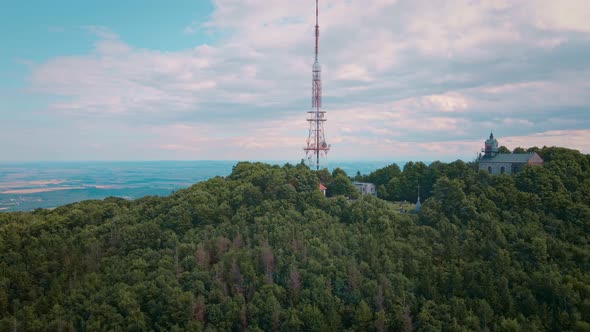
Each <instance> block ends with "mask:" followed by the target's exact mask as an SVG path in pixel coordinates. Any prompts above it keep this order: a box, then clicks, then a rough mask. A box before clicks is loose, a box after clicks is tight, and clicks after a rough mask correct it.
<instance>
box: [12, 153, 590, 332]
mask: <svg viewBox="0 0 590 332" xmlns="http://www.w3.org/2000/svg"><path fill="white" fill-rule="evenodd" d="M539 154H540V155H541V156H542V157H543V159H544V160H545V161H546V165H545V167H526V168H525V169H524V170H523V171H522V172H521V173H519V174H517V175H513V176H507V175H500V176H490V175H489V174H487V173H486V172H479V171H477V167H476V165H475V164H471V163H464V162H462V161H456V162H453V163H440V162H433V163H431V164H429V165H426V164H423V163H408V164H406V166H405V167H403V169H400V168H399V167H398V166H396V165H391V166H387V167H385V168H382V169H380V170H377V171H375V172H373V173H371V174H368V175H362V174H358V175H357V176H356V177H355V178H356V179H357V180H364V181H370V182H373V183H376V184H377V185H378V188H379V196H380V197H381V198H383V199H385V200H392V201H398V200H408V201H410V202H413V201H414V200H415V198H416V196H417V185H418V184H420V188H421V189H420V190H421V198H422V201H423V204H422V211H421V213H419V214H400V213H398V211H397V209H396V208H395V205H393V204H390V203H388V202H386V201H384V200H382V199H379V198H375V197H362V198H359V199H357V200H355V201H354V202H351V201H349V200H348V199H346V198H345V197H344V196H340V194H342V195H345V194H347V190H349V187H350V186H348V185H347V181H348V182H350V180H351V179H350V178H348V177H347V175H348V174H346V173H344V172H343V171H342V170H335V171H334V172H332V173H329V172H327V171H319V172H315V171H311V170H310V169H309V168H307V167H306V166H304V165H297V166H293V165H288V164H287V165H285V166H283V167H279V166H270V165H267V164H262V163H239V164H237V165H236V166H235V167H234V168H233V171H232V173H231V174H230V175H229V176H227V177H215V178H212V179H210V180H208V181H204V182H201V183H198V184H196V185H193V186H192V187H190V188H188V189H182V190H178V191H177V192H175V193H173V194H172V195H170V196H167V197H155V196H147V197H144V198H141V199H137V200H134V201H129V200H125V199H119V198H107V199H105V200H102V201H98V200H95V201H85V202H80V203H75V204H71V205H67V206H62V207H58V208H56V209H53V210H43V209H39V210H35V211H34V212H13V213H0V330H1V331H7V330H11V331H12V330H18V331H82V330H83V331H108V330H120V331H121V330H122V331H184V330H194V331H199V330H215V329H218V330H232V331H241V330H249V331H260V330H264V331H269V330H293V331H297V330H306V331H312V330H313V331H342V330H358V331H367V330H369V331H370V330H374V331H386V330H389V331H412V330H420V331H441V330H442V331H477V330H490V331H519V330H521V331H542V330H550V331H567V330H579V331H585V330H588V329H589V328H590V286H589V285H590V242H589V234H590V156H588V155H584V154H580V153H579V152H577V151H574V150H568V149H564V148H543V149H541V150H540V151H539ZM336 178H338V180H337V181H336ZM320 181H322V183H325V184H326V185H327V186H328V191H329V193H331V194H332V195H333V196H334V197H328V198H326V197H324V196H323V194H322V193H321V192H320V191H319V189H318V184H319V182H320ZM333 182H335V183H337V184H338V185H337V186H335V185H333ZM331 186H332V188H331Z"/></svg>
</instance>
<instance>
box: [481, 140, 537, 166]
mask: <svg viewBox="0 0 590 332" xmlns="http://www.w3.org/2000/svg"><path fill="white" fill-rule="evenodd" d="M482 152H483V153H484V154H483V156H482V155H480V158H479V170H484V171H488V172H489V173H490V174H493V175H498V174H514V173H518V172H520V171H521V170H522V169H523V168H524V166H525V165H539V166H543V159H542V158H541V157H540V156H539V155H538V154H537V153H536V152H531V153H499V152H498V140H496V139H495V138H494V134H493V133H490V137H489V138H488V139H487V140H486V142H485V145H484V149H483V151H482Z"/></svg>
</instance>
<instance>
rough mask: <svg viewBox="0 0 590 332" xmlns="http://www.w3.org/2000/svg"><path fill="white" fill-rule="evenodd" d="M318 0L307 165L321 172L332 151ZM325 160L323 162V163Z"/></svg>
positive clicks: (306, 148) (306, 147)
mask: <svg viewBox="0 0 590 332" xmlns="http://www.w3.org/2000/svg"><path fill="white" fill-rule="evenodd" d="M318 14H319V13H318V0H316V2H315V62H314V63H313V67H312V98H311V107H312V110H311V111H309V112H307V113H308V114H309V117H308V118H307V121H308V122H309V135H308V137H307V144H306V146H305V148H303V150H305V157H306V160H307V165H308V166H309V167H310V168H311V169H314V168H315V169H316V170H319V169H320V166H326V165H325V160H326V158H327V157H328V151H330V145H329V144H327V143H326V133H325V132H324V122H326V120H327V119H326V116H325V115H326V112H325V111H322V110H321V108H322V67H321V66H320V63H319V62H318V51H319V41H320V26H319V25H318ZM321 160H323V162H322V161H321Z"/></svg>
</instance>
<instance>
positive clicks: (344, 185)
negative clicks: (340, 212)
mask: <svg viewBox="0 0 590 332" xmlns="http://www.w3.org/2000/svg"><path fill="white" fill-rule="evenodd" d="M340 195H342V196H345V197H348V198H358V197H360V191H359V190H358V189H357V188H356V187H355V186H354V185H353V184H352V181H350V179H349V178H348V177H346V176H345V175H342V174H338V175H336V177H334V180H332V182H331V183H330V185H329V186H328V196H330V197H335V196H340Z"/></svg>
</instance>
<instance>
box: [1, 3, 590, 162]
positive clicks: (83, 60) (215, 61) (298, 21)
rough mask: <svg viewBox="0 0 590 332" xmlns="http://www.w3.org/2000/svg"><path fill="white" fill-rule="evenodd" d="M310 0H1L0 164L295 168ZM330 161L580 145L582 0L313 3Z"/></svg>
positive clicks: (587, 21) (589, 148) (589, 144)
mask: <svg viewBox="0 0 590 332" xmlns="http://www.w3.org/2000/svg"><path fill="white" fill-rule="evenodd" d="M314 7H315V2H314V1H313V0H297V1H293V0H271V1H269V0H266V1H263V0H213V1H212V2H209V1H206V0H191V1H172V0H171V1H143V0H129V1H114V0H103V1H92V2H88V1H77V0H55V1H20V0H6V1H3V5H2V11H0V42H1V44H2V47H1V48H0V142H2V144H0V147H1V149H0V151H1V153H0V161H2V160H4V161H27V160H171V159H190V160H194V159H231V160H236V159H240V160H253V159H256V160H261V159H262V160H264V159H275V160H276V159H281V160H294V161H297V160H300V159H301V158H302V157H303V150H302V148H303V145H304V144H305V138H306V136H307V122H306V121H305V117H306V112H307V111H308V110H309V109H310V103H311V65H312V63H313V29H314V19H315V18H314V10H315V9H314ZM320 31H321V32H320V63H321V64H322V68H323V88H324V108H325V110H326V111H327V112H328V113H327V117H328V122H327V123H326V126H325V128H326V136H327V139H328V142H329V143H331V144H332V151H331V152H330V157H331V158H333V159H339V160H351V159H360V158H363V159H370V160H409V159H417V160H436V159H440V160H455V159H457V158H461V159H464V160H471V159H473V158H474V157H475V155H476V153H477V152H478V150H480V149H481V147H482V145H483V140H484V139H485V138H486V136H487V135H489V132H490V130H493V131H494V134H495V136H496V137H497V138H498V139H499V141H500V144H501V145H506V146H508V147H509V148H511V149H512V148H514V147H517V146H524V147H528V146H535V145H536V146H543V145H547V146H551V145H559V146H567V147H571V148H575V149H579V150H581V151H583V152H584V153H590V2H589V1H587V0H560V1H554V0H517V1H514V0H511V1H504V0H490V1H474V0H446V1H438V0H320Z"/></svg>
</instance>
